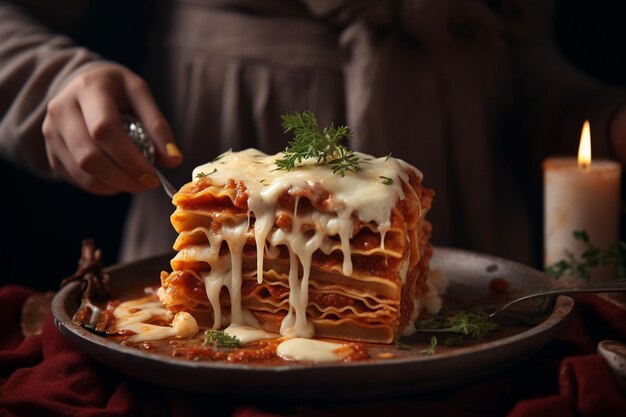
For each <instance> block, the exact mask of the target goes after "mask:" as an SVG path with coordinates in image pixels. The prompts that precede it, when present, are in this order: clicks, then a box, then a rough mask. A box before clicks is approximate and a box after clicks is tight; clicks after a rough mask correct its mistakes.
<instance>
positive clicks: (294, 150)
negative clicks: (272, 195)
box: [276, 110, 361, 177]
mask: <svg viewBox="0 0 626 417" xmlns="http://www.w3.org/2000/svg"><path fill="white" fill-rule="evenodd" d="M282 120H283V122H282V127H283V131H284V132H285V133H289V132H291V133H293V135H294V138H293V139H292V140H291V141H289V144H288V145H287V148H285V151H284V156H283V158H282V159H278V160H276V166H277V167H278V169H284V170H287V171H291V170H293V169H294V168H296V167H297V166H298V164H301V163H303V161H305V160H307V159H314V160H315V165H327V164H329V165H330V166H331V167H332V170H333V173H335V174H337V175H340V176H342V177H343V176H345V175H346V173H347V172H357V171H359V170H360V169H361V168H360V167H359V157H358V155H357V154H355V153H354V152H353V151H351V150H349V149H348V148H347V147H346V146H344V145H342V144H341V141H342V140H344V139H348V138H350V136H352V131H351V130H350V128H349V127H348V126H335V125H333V124H331V125H330V126H327V127H325V128H324V129H323V130H320V128H319V127H318V125H317V118H316V117H315V114H314V113H313V112H311V111H309V110H306V111H304V112H302V113H292V114H285V115H283V116H282Z"/></svg>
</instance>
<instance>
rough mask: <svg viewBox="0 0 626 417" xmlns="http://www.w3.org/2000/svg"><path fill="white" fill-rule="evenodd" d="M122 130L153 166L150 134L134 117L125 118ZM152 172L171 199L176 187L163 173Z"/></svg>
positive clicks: (153, 152) (152, 145) (152, 146)
mask: <svg viewBox="0 0 626 417" xmlns="http://www.w3.org/2000/svg"><path fill="white" fill-rule="evenodd" d="M124 129H125V130H126V133H128V136H129V137H130V139H131V140H132V141H133V143H134V144H135V146H136V147H137V148H139V150H140V151H141V153H142V154H143V156H144V157H145V158H146V159H147V160H148V162H150V163H151V164H152V165H154V154H155V150H154V141H153V140H152V137H151V136H150V133H149V132H148V131H147V130H146V129H145V128H144V126H143V124H141V122H140V121H139V120H137V119H136V118H134V117H131V116H125V117H124ZM154 171H155V172H156V175H157V177H158V178H159V181H160V182H161V186H162V187H163V190H165V193H166V194H167V195H168V196H169V197H170V198H173V197H174V194H176V193H177V192H178V190H177V189H176V187H174V186H173V185H172V183H170V182H169V181H168V180H167V178H165V175H163V173H161V171H159V170H158V169H157V168H156V167H154Z"/></svg>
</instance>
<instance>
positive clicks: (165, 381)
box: [52, 248, 573, 400]
mask: <svg viewBox="0 0 626 417" xmlns="http://www.w3.org/2000/svg"><path fill="white" fill-rule="evenodd" d="M169 259H170V256H169V255H166V256H160V257H156V258H151V259H147V260H144V261H139V262H135V263H130V264H123V265H116V266H113V267H111V268H109V269H108V270H107V271H108V272H109V274H110V277H111V281H112V284H113V289H114V292H115V294H116V295H117V294H119V295H120V297H121V296H122V295H124V294H126V295H128V294H133V293H136V294H140V293H141V292H142V289H143V288H144V287H145V286H147V285H155V284H156V283H158V280H159V278H158V277H159V272H160V271H161V270H164V269H165V270H167V269H169ZM431 267H432V268H434V269H439V270H441V271H443V272H444V273H445V274H446V275H447V277H448V279H449V281H450V287H449V291H448V293H447V295H446V302H447V303H449V304H451V305H467V306H470V305H475V306H486V305H490V304H493V303H494V302H497V301H499V300H501V299H503V298H504V296H502V295H498V294H495V293H494V292H493V291H491V290H490V289H489V286H490V283H491V282H492V280H493V279H494V278H504V279H505V280H506V282H507V283H508V285H509V294H514V293H518V292H524V291H527V290H531V289H536V288H542V287H549V286H552V281H551V280H550V279H549V278H548V277H547V276H546V275H545V274H543V273H542V272H539V271H537V270H534V269H532V268H529V267H527V266H524V265H521V264H518V263H515V262H512V261H508V260H504V259H501V258H496V257H491V256H485V255H480V254H476V253H472V252H466V251H461V250H456V249H447V248H436V249H435V255H434V257H433V260H432V263H431ZM78 304H79V287H78V285H77V284H72V285H68V286H66V287H65V288H63V289H62V290H61V291H59V293H58V294H57V295H56V297H55V298H54V300H53V302H52V310H53V314H54V317H55V323H56V325H57V327H58V328H59V330H60V331H61V333H63V334H64V335H65V336H66V337H68V338H70V339H71V340H72V341H73V342H74V343H75V344H76V345H77V346H78V347H79V348H81V349H83V350H84V351H85V352H86V353H87V354H88V355H90V356H92V357H93V358H95V359H96V360H98V361H101V362H103V363H105V364H107V365H109V366H111V367H113V368H116V369H118V370H119V371H121V372H123V373H125V374H128V375H131V376H133V377H136V378H139V379H143V380H146V381H149V382H152V383H155V384H159V385H164V386H168V387H175V388H179V389H183V390H191V391H198V392H204V393H208V394H219V395H233V396H237V395H240V394H241V393H243V392H245V395H246V397H247V398H249V397H258V398H264V399H267V398H281V399H284V398H293V399H303V400H306V399H311V400H312V399H344V398H358V397H361V398H363V397H367V398H373V397H381V396H395V395H401V394H407V393H418V392H424V391H429V390H433V389H439V388H443V387H450V386H455V385H459V384H463V383H467V382H470V381H473V380H477V379H480V378H483V377H485V376H487V375H490V374H493V373H495V372H499V371H501V370H503V369H506V368H508V367H510V366H512V365H514V364H517V363H519V362H520V361H521V360H523V359H525V358H528V357H529V356H531V355H533V354H534V353H536V352H537V351H538V350H540V349H541V348H542V347H543V346H545V345H546V344H547V343H549V342H550V341H551V340H553V339H554V338H555V337H557V335H558V334H559V333H560V332H561V331H562V330H564V328H565V327H566V326H567V323H568V318H569V315H570V313H571V310H572V307H573V300H572V299H571V298H569V297H559V298H558V299H556V303H554V304H551V305H550V306H549V308H548V310H547V311H546V315H545V319H542V321H541V322H540V323H539V324H536V325H532V326H525V327H520V326H516V325H510V326H509V325H503V326H502V329H501V330H500V331H498V332H496V333H494V334H492V335H491V336H490V337H488V338H487V339H485V340H481V341H477V342H473V343H471V344H469V345H465V346H462V347H453V348H446V347H440V348H438V349H437V353H436V354H435V355H425V354H423V353H422V352H421V351H422V350H423V349H424V348H425V347H426V346H427V345H428V341H429V339H430V335H425V334H419V335H415V336H413V337H410V338H407V339H403V341H404V342H405V343H406V344H408V345H409V346H410V347H411V349H410V350H408V351H400V350H398V349H396V348H395V346H380V345H372V346H370V352H371V353H372V356H373V357H374V359H371V360H368V361H365V362H356V363H340V364H331V365H328V364H317V365H316V364H301V363H289V364H286V365H278V366H277V365H263V364H231V363H222V362H195V361H189V360H184V359H179V358H173V357H169V356H164V355H159V354H155V353H151V352H147V351H143V350H139V349H136V348H129V347H124V346H121V345H119V344H118V343H116V342H114V341H112V340H109V339H107V338H105V337H101V336H98V335H95V334H93V333H91V332H89V331H87V330H85V329H83V328H81V327H77V326H75V325H74V324H72V320H71V318H72V316H73V314H74V312H75V311H76V309H77V308H78ZM439 337H440V338H442V336H439ZM381 352H392V353H394V355H395V357H393V358H391V359H378V358H377V356H376V355H377V354H378V353H381Z"/></svg>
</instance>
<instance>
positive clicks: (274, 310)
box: [159, 149, 440, 343]
mask: <svg viewBox="0 0 626 417" xmlns="http://www.w3.org/2000/svg"><path fill="white" fill-rule="evenodd" d="M359 157H360V160H361V162H360V167H361V170H360V171H359V172H356V173H347V174H346V175H345V176H344V177H341V176H338V175H335V174H333V173H332V170H331V169H330V168H329V167H328V166H318V165H314V164H313V165H306V166H302V167H298V168H297V169H295V170H293V171H289V172H287V171H283V170H277V169H276V165H275V161H276V159H277V158H280V154H279V155H273V156H268V155H265V154H263V153H261V152H259V151H257V150H253V149H249V150H246V151H242V152H228V153H226V154H224V155H222V156H221V157H220V158H219V159H218V160H216V161H214V162H212V163H209V164H206V165H203V166H200V167H198V168H196V169H195V170H194V174H193V175H194V180H193V181H192V182H190V183H188V184H186V185H185V186H183V187H182V188H181V190H180V191H179V192H178V193H177V194H176V195H175V196H174V201H173V202H174V205H175V206H176V211H175V212H174V214H173V215H172V218H171V220H172V224H173V225H174V228H175V229H176V231H177V232H178V233H179V237H178V239H177V240H176V243H175V245H174V248H175V250H176V251H177V252H178V253H177V255H176V256H175V257H174V259H173V260H172V262H171V267H172V270H173V271H172V272H171V273H168V272H163V273H162V274H161V282H162V287H161V289H160V291H159V294H160V298H161V301H162V302H163V303H164V304H165V306H166V307H167V308H169V309H170V310H172V311H175V312H177V311H188V312H190V313H192V314H193V315H194V316H195V317H196V318H197V319H198V320H199V322H200V323H201V324H204V325H207V326H212V327H213V328H221V327H224V326H227V325H229V324H241V325H251V326H254V327H258V328H261V329H263V330H265V331H268V332H274V333H280V334H282V335H284V336H288V337H313V336H315V337H332V338H339V339H348V340H357V341H370V342H380V343H390V342H393V341H394V340H395V339H396V338H397V337H398V336H399V335H400V334H401V333H402V331H403V330H404V329H405V328H410V327H411V326H410V325H411V324H412V321H414V320H415V319H416V318H417V316H418V315H419V314H421V313H422V311H423V310H424V309H425V308H428V305H429V304H430V310H436V309H438V307H439V306H440V304H439V303H437V302H435V303H434V306H433V305H432V304H433V303H428V302H425V300H426V299H430V300H432V298H433V296H434V297H435V298H436V299H437V300H438V299H439V298H438V296H437V294H436V291H435V290H434V287H433V286H432V285H429V284H428V282H427V277H428V261H429V259H430V257H431V253H432V251H431V247H430V245H429V237H430V224H429V223H428V221H426V220H425V215H426V213H427V212H428V210H429V208H430V205H431V201H432V196H433V193H432V191H431V190H428V189H426V188H424V187H423V186H422V184H421V179H422V175H421V173H420V172H419V171H418V170H417V169H415V168H413V167H411V166H410V165H408V164H406V163H404V162H402V161H400V160H397V159H394V158H379V159H375V158H373V157H370V156H368V155H364V154H359ZM433 292H435V293H434V294H433ZM430 312H433V313H434V312H436V311H430Z"/></svg>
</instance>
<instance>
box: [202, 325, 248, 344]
mask: <svg viewBox="0 0 626 417" xmlns="http://www.w3.org/2000/svg"><path fill="white" fill-rule="evenodd" d="M204 345H205V346H212V347H227V348H238V347H241V341H240V340H239V339H238V338H236V337H235V336H231V335H229V334H228V333H226V332H225V331H224V330H213V329H209V330H207V331H206V332H204Z"/></svg>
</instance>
